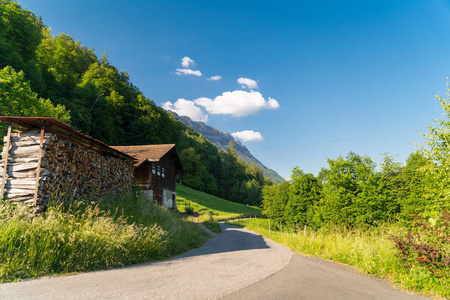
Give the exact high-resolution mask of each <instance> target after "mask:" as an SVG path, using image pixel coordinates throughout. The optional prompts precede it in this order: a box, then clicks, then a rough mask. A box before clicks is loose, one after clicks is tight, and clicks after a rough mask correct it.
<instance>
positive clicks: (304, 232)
mask: <svg viewBox="0 0 450 300" xmlns="http://www.w3.org/2000/svg"><path fill="white" fill-rule="evenodd" d="M303 235H304V236H306V225H305V229H304V230H303Z"/></svg>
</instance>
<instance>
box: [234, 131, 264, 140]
mask: <svg viewBox="0 0 450 300" xmlns="http://www.w3.org/2000/svg"><path fill="white" fill-rule="evenodd" d="M231 135H232V136H233V137H234V138H235V139H240V140H242V141H244V142H262V141H263V140H264V138H263V137H262V135H261V133H259V132H256V131H253V130H244V131H238V132H233V133H232V134H231Z"/></svg>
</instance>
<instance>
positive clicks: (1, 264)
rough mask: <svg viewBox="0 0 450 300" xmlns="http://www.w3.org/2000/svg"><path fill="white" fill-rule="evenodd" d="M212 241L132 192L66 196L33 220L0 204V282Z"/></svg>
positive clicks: (130, 260)
mask: <svg viewBox="0 0 450 300" xmlns="http://www.w3.org/2000/svg"><path fill="white" fill-rule="evenodd" d="M207 239H208V235H207V234H206V233H204V232H203V231H202V230H201V229H200V228H199V227H198V226H197V225H196V224H193V223H189V222H185V221H183V220H182V219H180V218H179V217H178V216H176V215H175V214H173V213H171V212H168V211H166V210H164V209H162V208H160V207H155V206H154V205H153V204H152V203H150V202H149V201H147V200H145V199H142V198H137V197H134V196H133V195H120V196H119V195H118V196H115V197H109V198H103V199H98V200H96V201H90V200H84V201H72V200H67V201H65V202H62V201H61V202H60V204H54V205H52V206H51V207H49V209H48V210H47V212H46V215H45V216H44V217H43V216H39V217H35V218H30V217H29V216H28V211H27V210H26V209H24V207H13V206H11V204H8V203H5V202H3V203H0V282H6V281H14V280H19V279H22V278H36V277H40V276H45V275H55V274H65V273H73V272H82V271H87V270H98V269H107V268H114V267H121V266H125V265H130V264H136V263H143V262H150V261H155V260H160V259H165V258H168V257H171V256H174V255H176V254H179V253H183V252H185V251H187V250H190V249H192V248H195V247H199V246H201V245H202V244H203V243H204V242H205V241H206V240H207Z"/></svg>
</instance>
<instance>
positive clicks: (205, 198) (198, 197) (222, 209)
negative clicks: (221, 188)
mask: <svg viewBox="0 0 450 300" xmlns="http://www.w3.org/2000/svg"><path fill="white" fill-rule="evenodd" d="M176 191H177V207H178V210H179V211H185V207H186V206H191V207H192V208H193V209H194V211H196V212H198V213H199V214H200V220H201V221H207V220H208V219H209V213H208V212H211V213H213V216H214V219H215V220H216V221H220V220H228V219H232V218H240V217H253V216H260V215H261V209H260V208H259V207H256V206H247V205H244V204H241V203H235V202H231V201H228V200H225V199H222V198H219V197H216V196H213V195H210V194H208V193H204V192H201V191H197V190H194V189H192V188H190V187H187V186H185V185H180V184H177V187H176Z"/></svg>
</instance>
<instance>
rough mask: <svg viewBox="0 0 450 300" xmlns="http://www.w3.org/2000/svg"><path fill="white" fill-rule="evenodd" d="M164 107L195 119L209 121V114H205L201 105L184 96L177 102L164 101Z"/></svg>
mask: <svg viewBox="0 0 450 300" xmlns="http://www.w3.org/2000/svg"><path fill="white" fill-rule="evenodd" d="M162 108H164V109H165V110H170V111H173V112H176V113H177V114H178V115H180V116H188V117H189V118H191V119H192V120H193V121H198V122H207V121H208V115H207V114H205V113H204V112H203V111H202V109H201V108H200V107H198V106H196V105H195V103H194V102H193V101H189V100H186V99H183V98H180V99H178V100H177V102H175V104H172V102H170V101H167V102H165V103H163V105H162Z"/></svg>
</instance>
